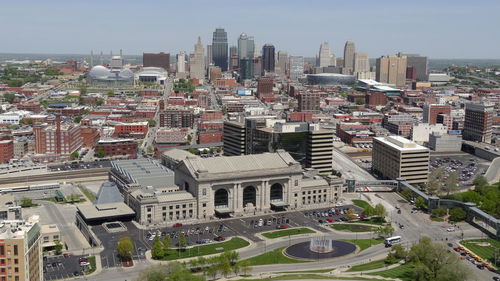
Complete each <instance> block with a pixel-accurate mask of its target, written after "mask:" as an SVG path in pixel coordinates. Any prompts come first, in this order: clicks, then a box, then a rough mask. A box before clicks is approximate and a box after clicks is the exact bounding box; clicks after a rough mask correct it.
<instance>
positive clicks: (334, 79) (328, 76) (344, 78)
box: [307, 73, 356, 85]
mask: <svg viewBox="0 0 500 281" xmlns="http://www.w3.org/2000/svg"><path fill="white" fill-rule="evenodd" d="M307 82H309V84H313V85H353V84H354V83H355V82H356V78H355V77H354V76H353V75H344V74H337V73H321V74H308V75H307Z"/></svg>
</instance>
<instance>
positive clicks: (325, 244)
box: [309, 237, 333, 254]
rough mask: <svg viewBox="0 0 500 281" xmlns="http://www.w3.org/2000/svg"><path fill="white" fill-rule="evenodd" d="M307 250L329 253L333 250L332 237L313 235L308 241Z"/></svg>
mask: <svg viewBox="0 0 500 281" xmlns="http://www.w3.org/2000/svg"><path fill="white" fill-rule="evenodd" d="M309 250H310V251H311V252H314V253H320V254H325V253H331V252H333V245H332V239H329V238H326V237H313V238H311V241H310V242H309Z"/></svg>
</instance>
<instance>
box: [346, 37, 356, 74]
mask: <svg viewBox="0 0 500 281" xmlns="http://www.w3.org/2000/svg"><path fill="white" fill-rule="evenodd" d="M355 53H356V46H355V45H354V42H352V41H347V42H345V46H344V72H343V73H345V74H352V73H353V71H354V54H355Z"/></svg>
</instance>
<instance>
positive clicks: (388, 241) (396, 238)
mask: <svg viewBox="0 0 500 281" xmlns="http://www.w3.org/2000/svg"><path fill="white" fill-rule="evenodd" d="M399 242H401V236H393V237H389V238H385V240H384V244H385V246H386V247H390V246H392V245H394V244H396V243H399Z"/></svg>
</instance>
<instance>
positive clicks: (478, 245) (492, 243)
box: [460, 239, 500, 265]
mask: <svg viewBox="0 0 500 281" xmlns="http://www.w3.org/2000/svg"><path fill="white" fill-rule="evenodd" d="M460 244H462V245H464V246H465V247H466V248H467V249H469V250H471V251H472V252H474V253H475V254H476V255H478V256H480V257H481V258H482V259H484V260H487V261H489V262H490V263H491V264H493V265H494V264H495V260H494V259H495V249H500V241H498V240H495V239H472V240H464V241H460Z"/></svg>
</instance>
